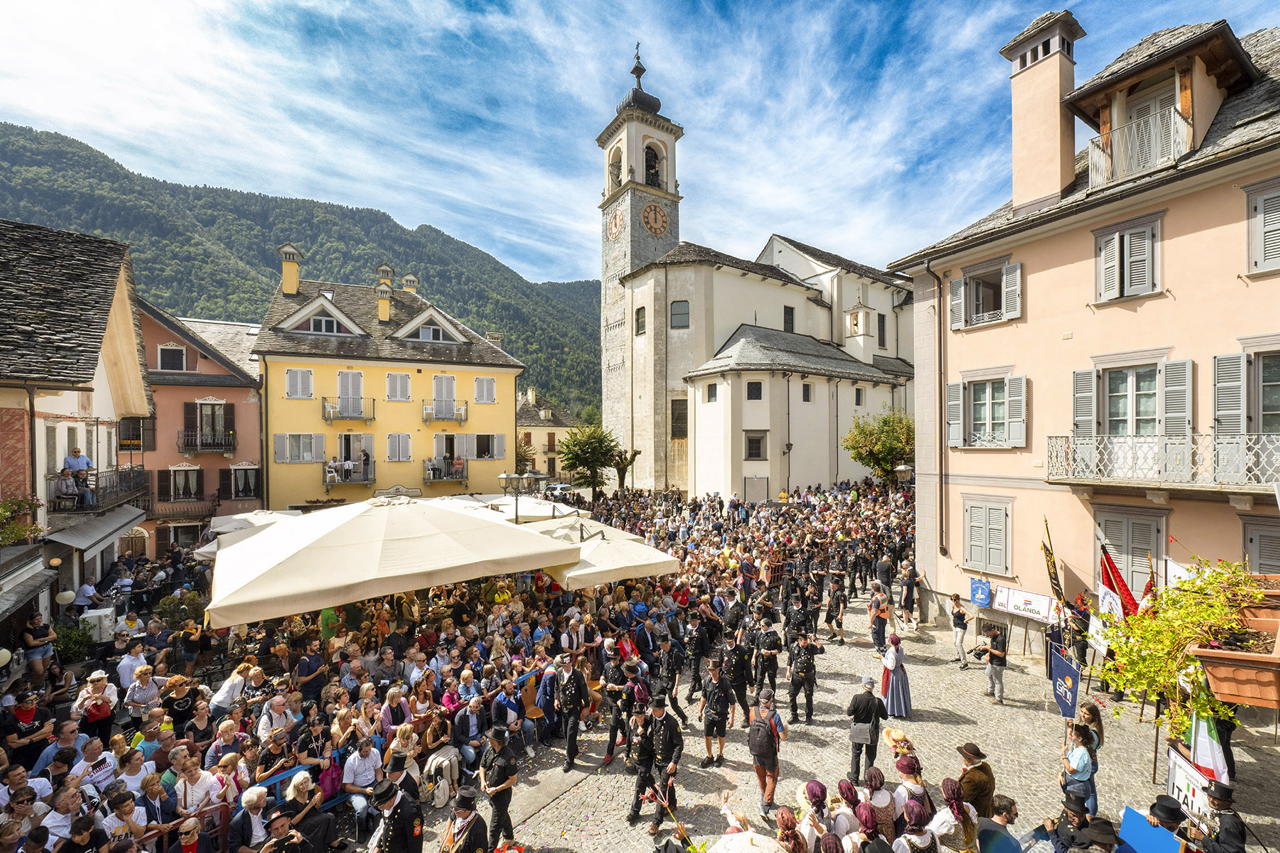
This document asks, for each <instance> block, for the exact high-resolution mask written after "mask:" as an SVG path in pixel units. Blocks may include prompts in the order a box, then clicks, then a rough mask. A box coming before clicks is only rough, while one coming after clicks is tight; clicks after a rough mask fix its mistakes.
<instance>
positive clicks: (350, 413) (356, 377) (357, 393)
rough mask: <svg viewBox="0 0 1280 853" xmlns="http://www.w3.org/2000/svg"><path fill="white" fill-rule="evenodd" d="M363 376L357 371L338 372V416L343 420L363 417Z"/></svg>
mask: <svg viewBox="0 0 1280 853" xmlns="http://www.w3.org/2000/svg"><path fill="white" fill-rule="evenodd" d="M363 397H364V374H363V373H361V372H360V371H358V370H339V371H338V414H339V415H341V416H342V417H344V418H359V417H363V416H364V406H363V399H362V398H363Z"/></svg>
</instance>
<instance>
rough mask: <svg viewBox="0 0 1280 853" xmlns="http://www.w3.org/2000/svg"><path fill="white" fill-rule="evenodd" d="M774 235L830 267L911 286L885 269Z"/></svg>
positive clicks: (879, 280) (887, 282)
mask: <svg viewBox="0 0 1280 853" xmlns="http://www.w3.org/2000/svg"><path fill="white" fill-rule="evenodd" d="M773 236H774V237H777V238H778V239H779V240H781V241H782V242H784V243H786V244H787V245H788V246H790V247H791V248H793V249H795V250H796V251H797V252H800V253H801V254H804V255H808V256H809V257H811V258H813V259H814V260H815V261H819V262H821V263H824V264H826V265H827V266H829V267H836V268H837V269H842V270H844V271H845V272H851V273H853V274H854V275H860V276H863V277H864V278H869V279H871V280H872V281H878V282H880V283H881V284H887V285H890V286H891V287H900V288H902V289H904V290H905V289H907V288H908V287H910V285H909V284H908V283H907V282H906V281H904V280H903V279H902V277H901V276H898V275H895V274H893V273H887V272H885V271H884V270H880V269H876V268H875V267H869V266H867V265H866V264H860V263H858V262H857V261H851V260H849V259H848V258H844V257H841V256H840V255H837V254H835V253H834V252H827V251H824V250H822V249H819V248H817V247H815V246H810V245H808V244H806V243H801V242H800V241H799V240H792V239H791V238H790V237H783V236H782V235H781V234H774V235H773Z"/></svg>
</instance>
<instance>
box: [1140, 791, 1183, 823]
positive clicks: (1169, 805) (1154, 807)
mask: <svg viewBox="0 0 1280 853" xmlns="http://www.w3.org/2000/svg"><path fill="white" fill-rule="evenodd" d="M1148 811H1150V812H1151V816H1152V817H1153V818H1155V819H1156V820H1158V821H1160V822H1161V823H1182V822H1183V821H1184V820H1186V819H1187V813H1186V812H1185V811H1183V810H1182V804H1181V803H1179V802H1178V801H1177V800H1175V799H1174V798H1173V797H1171V796H1169V795H1168V794H1161V795H1159V796H1158V797H1156V801H1155V802H1154V803H1152V804H1151V808H1150V809H1148Z"/></svg>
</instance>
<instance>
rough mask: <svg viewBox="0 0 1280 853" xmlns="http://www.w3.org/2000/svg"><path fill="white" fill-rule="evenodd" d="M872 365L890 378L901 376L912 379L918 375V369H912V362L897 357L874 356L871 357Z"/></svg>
mask: <svg viewBox="0 0 1280 853" xmlns="http://www.w3.org/2000/svg"><path fill="white" fill-rule="evenodd" d="M871 364H872V365H873V366H875V367H876V368H877V369H879V370H883V371H884V372H885V373H888V374H889V375H890V376H901V377H902V378H904V379H910V378H911V377H913V376H915V375H916V369H915V368H914V367H912V365H911V362H909V361H907V360H906V359H905V358H899V357H898V356H896V355H873V356H871Z"/></svg>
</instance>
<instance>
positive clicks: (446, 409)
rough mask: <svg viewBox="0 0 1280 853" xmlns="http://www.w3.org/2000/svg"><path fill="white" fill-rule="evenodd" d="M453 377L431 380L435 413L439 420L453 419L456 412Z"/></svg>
mask: <svg viewBox="0 0 1280 853" xmlns="http://www.w3.org/2000/svg"><path fill="white" fill-rule="evenodd" d="M454 382H455V377H453V376H440V375H437V376H433V377H432V378H431V390H432V395H433V396H434V397H435V404H434V405H435V413H436V417H437V418H452V417H453V410H454V400H455V397H454Z"/></svg>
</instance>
